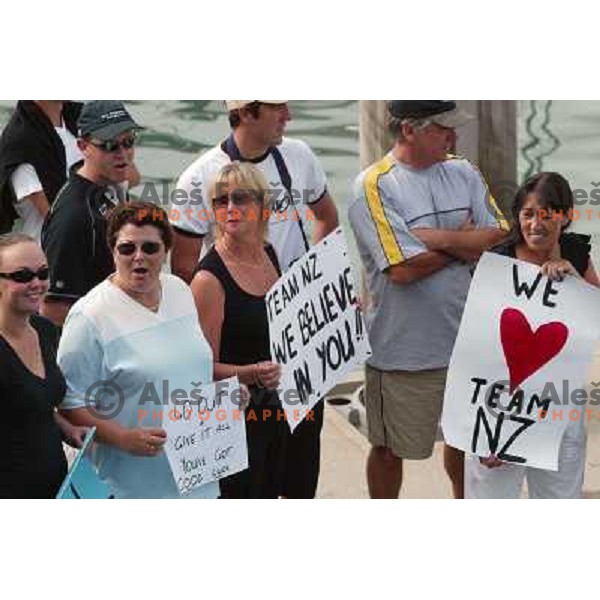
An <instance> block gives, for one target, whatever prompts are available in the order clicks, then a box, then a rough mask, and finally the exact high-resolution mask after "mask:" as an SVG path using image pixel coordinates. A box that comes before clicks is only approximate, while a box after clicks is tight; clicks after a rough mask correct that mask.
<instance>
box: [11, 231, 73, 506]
mask: <svg viewBox="0 0 600 600" xmlns="http://www.w3.org/2000/svg"><path fill="white" fill-rule="evenodd" d="M47 289H48V264H47V262H46V257H45V256H44V253H43V252H42V249H41V248H40V247H39V245H38V244H37V243H36V242H35V241H34V240H33V238H31V237H29V236H27V235H23V234H8V235H3V236H0V398H1V400H2V423H4V427H3V428H2V429H3V431H2V435H1V436H0V473H1V474H2V476H1V477H0V497H1V498H54V497H55V496H56V493H57V492H58V490H59V488H60V485H61V483H62V481H63V479H64V477H65V475H66V473H67V463H66V459H65V455H64V452H63V447H62V438H63V436H64V437H65V438H69V439H70V441H71V443H72V444H73V445H75V446H81V443H82V441H83V437H84V435H85V429H84V428H81V427H74V426H72V425H70V424H69V423H68V422H67V421H66V420H65V419H64V418H62V417H60V416H59V415H58V414H57V412H56V407H57V406H58V404H59V403H60V402H61V401H62V399H63V396H64V393H65V381H64V378H63V376H62V374H61V372H60V370H59V368H58V366H57V364H56V348H57V345H58V330H57V328H56V327H55V326H54V325H53V324H52V323H51V322H50V321H48V320H46V319H44V318H43V317H40V316H39V315H38V314H37V313H38V312H39V309H40V303H41V301H42V298H43V296H44V294H45V293H46V290H47Z"/></svg>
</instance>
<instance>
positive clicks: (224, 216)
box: [191, 162, 287, 498]
mask: <svg viewBox="0 0 600 600" xmlns="http://www.w3.org/2000/svg"><path fill="white" fill-rule="evenodd" d="M213 192H214V193H213V209H214V212H215V220H216V221H217V242H216V244H215V245H214V246H213V247H212V248H211V249H210V251H209V252H208V254H207V255H206V256H205V257H204V259H203V260H202V261H201V262H200V264H199V265H198V268H197V270H196V274H195V276H194V279H193V281H192V284H191V285H192V292H193V294H194V298H195V300H196V306H197V308H198V315H199V318H200V324H201V326H202V329H203V330H204V334H205V335H206V337H207V339H208V340H209V342H210V344H211V346H212V349H213V354H214V361H215V364H214V372H215V379H225V378H228V377H233V376H237V377H238V379H239V381H240V382H241V383H245V384H247V385H248V387H249V390H250V398H251V399H250V404H249V406H248V408H247V410H246V436H247V442H248V462H249V468H248V469H247V470H246V471H243V472H242V473H238V474H236V475H233V476H231V477H227V478H225V479H222V480H221V481H220V485H221V497H223V498H277V496H278V493H279V489H280V481H281V476H282V468H283V462H282V459H283V454H284V442H285V433H286V430H285V427H287V424H286V422H285V418H283V411H282V407H281V403H280V400H279V397H278V394H277V391H276V388H277V386H278V385H279V377H280V367H279V365H277V364H276V363H273V362H271V359H270V356H271V352H270V347H269V325H268V320H267V311H266V305H265V295H266V293H267V291H268V290H269V288H270V287H271V286H272V285H273V284H274V283H275V281H277V279H278V278H279V275H280V271H279V264H278V261H277V256H276V255H275V251H274V250H273V247H272V246H271V245H269V244H266V243H265V241H264V237H265V231H266V226H267V224H268V219H267V218H263V209H264V210H266V209H267V208H268V207H267V205H266V202H267V183H266V181H265V180H264V178H263V176H262V175H261V174H260V172H259V171H258V170H257V169H256V168H255V167H254V166H253V165H251V164H250V163H239V162H233V163H230V164H228V165H226V166H224V167H223V168H222V169H221V171H220V172H219V174H218V175H217V179H216V182H215V184H214V185H213Z"/></svg>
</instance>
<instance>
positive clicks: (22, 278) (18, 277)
mask: <svg viewBox="0 0 600 600" xmlns="http://www.w3.org/2000/svg"><path fill="white" fill-rule="evenodd" d="M36 277H37V278H38V279H39V280H40V281H47V279H48V277H50V270H49V269H48V267H42V268H41V269H38V270H37V271H32V270H31V269H19V270H18V271H13V272H12V273H0V278H2V279H10V280H11V281H14V282H15V283H30V282H31V281H33V280H34V279H35V278H36Z"/></svg>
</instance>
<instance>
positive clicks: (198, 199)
mask: <svg viewBox="0 0 600 600" xmlns="http://www.w3.org/2000/svg"><path fill="white" fill-rule="evenodd" d="M206 179H207V178H206V176H205V171H204V169H202V168H198V169H194V165H192V166H191V167H190V168H188V169H187V170H186V171H184V172H183V173H182V175H181V176H180V177H179V179H178V180H177V185H176V189H175V190H174V192H173V193H172V194H171V197H170V200H169V222H170V223H171V225H172V226H173V227H175V229H177V230H178V231H179V232H180V233H183V234H184V235H189V236H192V237H202V236H204V235H206V234H207V233H208V231H209V229H210V225H211V214H210V210H209V209H210V206H209V199H208V196H207V194H208V189H209V188H210V185H211V183H212V182H211V181H206Z"/></svg>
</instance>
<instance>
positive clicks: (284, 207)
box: [169, 138, 327, 271]
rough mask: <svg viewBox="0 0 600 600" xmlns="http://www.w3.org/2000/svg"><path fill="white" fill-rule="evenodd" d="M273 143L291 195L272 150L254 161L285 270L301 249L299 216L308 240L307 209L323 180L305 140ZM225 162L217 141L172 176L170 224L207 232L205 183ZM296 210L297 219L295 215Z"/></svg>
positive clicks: (272, 239) (209, 207)
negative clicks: (266, 186) (287, 176)
mask: <svg viewBox="0 0 600 600" xmlns="http://www.w3.org/2000/svg"><path fill="white" fill-rule="evenodd" d="M277 148H278V149H279V151H280V152H281V155H282V157H283V160H284V161H285V164H286V167H287V169H288V172H289V174H290V177H291V179H292V186H291V187H292V196H293V197H292V198H291V199H290V197H289V194H288V193H287V191H286V190H285V187H284V186H283V184H282V183H281V177H280V175H279V171H278V170H277V164H276V162H275V159H274V158H273V155H272V154H271V153H269V154H267V155H266V156H265V157H264V159H263V160H261V161H260V162H253V164H254V165H255V166H256V167H257V168H258V169H259V170H260V171H261V172H262V173H263V175H264V176H265V177H266V180H267V183H268V184H269V187H270V196H271V200H272V204H273V206H272V208H271V210H272V211H273V214H272V216H271V218H270V220H269V241H270V242H271V244H272V245H273V247H274V248H275V251H276V252H277V257H278V259H279V263H280V266H281V269H282V271H285V270H286V269H287V268H288V267H289V265H290V264H291V263H292V262H294V261H295V260H297V259H298V258H300V257H301V256H302V255H303V254H304V253H305V251H306V245H305V242H304V237H303V234H302V228H301V227H300V222H302V227H303V228H304V232H305V235H306V239H307V240H310V225H311V220H310V218H309V217H310V213H309V212H308V211H307V209H310V205H311V204H315V203H316V202H318V201H319V200H320V199H321V198H322V197H323V195H324V194H325V192H326V184H327V182H326V177H325V172H324V171H323V168H322V167H321V165H320V164H319V162H318V160H317V158H316V156H315V155H314V154H313V152H312V150H311V149H310V148H309V147H308V145H307V144H306V143H305V142H303V141H301V140H296V139H290V138H283V141H282V142H281V144H280V145H279V146H278V147H277ZM229 162H230V158H229V156H228V155H227V154H226V153H225V152H223V150H222V149H221V146H220V145H218V146H215V147H214V148H212V149H210V150H208V151H207V152H206V153H205V154H203V155H202V156H200V157H199V158H198V159H197V160H196V161H194V162H193V163H192V164H191V165H190V166H189V167H188V168H187V169H186V170H185V171H184V172H183V173H182V175H181V176H180V178H179V180H178V182H177V192H175V193H174V194H172V195H171V204H170V211H169V220H170V221H171V224H172V225H173V226H174V227H176V228H177V229H181V230H182V231H184V232H188V233H192V234H197V235H209V234H210V230H211V228H212V224H213V219H212V198H210V192H211V189H210V188H211V186H212V184H213V182H214V179H215V177H216V175H217V173H218V171H219V169H221V167H223V166H224V165H226V164H228V163H229ZM294 209H295V210H296V211H297V215H295V214H294ZM307 215H308V217H307ZM295 216H296V217H297V218H298V219H299V220H295V219H294V217H295Z"/></svg>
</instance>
